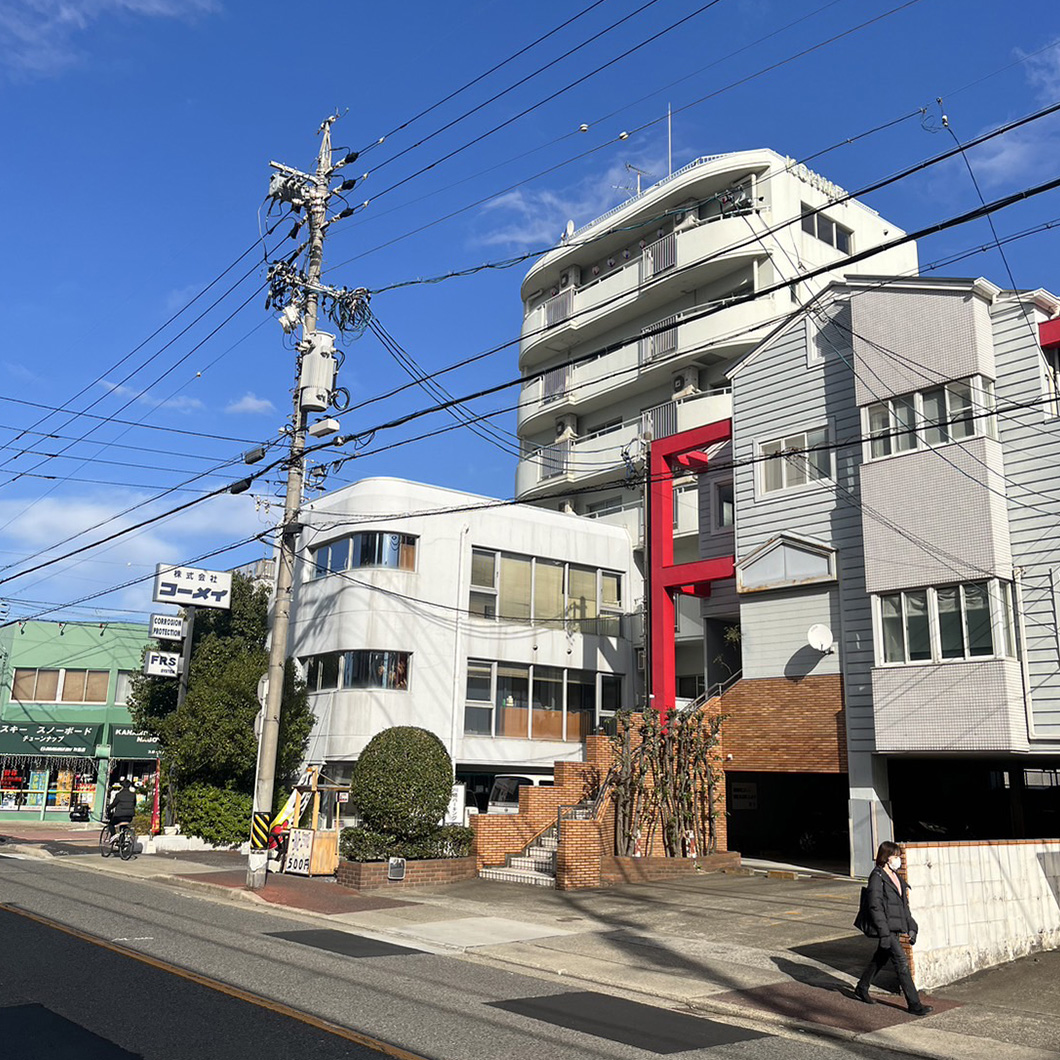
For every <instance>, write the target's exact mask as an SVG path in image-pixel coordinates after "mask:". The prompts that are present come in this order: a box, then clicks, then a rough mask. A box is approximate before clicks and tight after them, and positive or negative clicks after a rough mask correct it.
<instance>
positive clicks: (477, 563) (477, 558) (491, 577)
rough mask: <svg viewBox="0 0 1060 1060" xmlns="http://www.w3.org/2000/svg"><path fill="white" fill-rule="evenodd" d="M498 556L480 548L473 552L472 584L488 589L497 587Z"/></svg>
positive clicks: (474, 549)
mask: <svg viewBox="0 0 1060 1060" xmlns="http://www.w3.org/2000/svg"><path fill="white" fill-rule="evenodd" d="M496 570H497V554H496V553H495V552H485V551H483V550H482V549H479V548H473V549H472V550H471V584H472V585H477V586H480V587H482V588H486V589H493V588H495V587H496V585H497V582H496Z"/></svg>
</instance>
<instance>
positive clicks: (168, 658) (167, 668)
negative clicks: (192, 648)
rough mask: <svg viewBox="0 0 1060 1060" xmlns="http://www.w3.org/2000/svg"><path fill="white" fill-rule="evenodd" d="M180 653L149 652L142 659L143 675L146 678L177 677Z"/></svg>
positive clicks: (179, 668)
mask: <svg viewBox="0 0 1060 1060" xmlns="http://www.w3.org/2000/svg"><path fill="white" fill-rule="evenodd" d="M181 661H182V660H181V657H180V652H176V651H149V652H148V653H147V655H146V656H145V657H144V673H145V674H146V675H147V676H148V677H179V676H180V670H181V666H180V664H181Z"/></svg>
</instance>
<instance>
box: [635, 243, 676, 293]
mask: <svg viewBox="0 0 1060 1060" xmlns="http://www.w3.org/2000/svg"><path fill="white" fill-rule="evenodd" d="M640 263H641V270H640V278H641V282H642V283H643V282H644V281H645V280H650V279H651V278H652V277H653V276H658V275H659V273H660V272H665V271H666V270H667V269H672V268H673V267H674V266H675V265H676V264H677V235H676V234H675V233H674V232H670V233H669V234H668V235H665V236H663V237H662V239H657V240H656V241H655V242H654V243H649V244H648V245H647V246H646V247H645V248H644V250H643V251H642V252H641V258H640Z"/></svg>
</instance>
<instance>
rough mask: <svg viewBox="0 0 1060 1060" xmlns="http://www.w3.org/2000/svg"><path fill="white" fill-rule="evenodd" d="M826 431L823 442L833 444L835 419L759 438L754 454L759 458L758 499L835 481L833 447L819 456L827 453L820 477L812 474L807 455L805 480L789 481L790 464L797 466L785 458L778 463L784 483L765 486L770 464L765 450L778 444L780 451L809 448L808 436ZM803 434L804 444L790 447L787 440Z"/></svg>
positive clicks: (825, 486) (813, 487)
mask: <svg viewBox="0 0 1060 1060" xmlns="http://www.w3.org/2000/svg"><path fill="white" fill-rule="evenodd" d="M818 433H823V434H824V443H823V444H824V445H830V444H831V442H832V438H833V435H834V431H833V428H832V421H831V420H830V419H829V420H827V421H825V422H824V423H818V424H816V425H814V426H812V427H805V428H803V429H801V430H795V429H792V430H790V431H785V432H784V434H782V435H780V436H779V437H777V436H773V437H770V438H767V439H765V440H762V441H759V440H756V441H755V443H754V453H755V457H756V461H757V467H756V473H755V476H754V479H755V500H756V501H763V500H772V499H773V498H774V497H777V496H780V495H790V494H792V493H797V492H802V491H804V490H812V489H821V488H827V486H828V484H829V483H834V482H835V451H834V450H833V449H825V450H823V451H822V452H821V454H820V455H822V456H824V458H825V460H826V461H827V464H828V469H827V471H826V472H825V473H824V474H822V475H820V476H819V477H812V475H811V474H810V469H811V468H812V467H813V466H814V465H813V464H811V462H810V459H809V458H808V457H804V458H803V459H805V460H806V481H804V482H794V483H789V482H788V481H787V479H788V474H789V472H788V470H787V469H788V467H794V466H795V465H794V464H793V462H792V458H791V457H782V458H781V459H779V460H778V461H777V463H776V466H777V467H779V468H780V470H781V479H782V481H781V485H780V486H778V487H775V488H773V489H768V488H767V487H766V469H767V467H769V466H770V465H769V461H768V460H767V459H766V454H765V453H764V452H763V450H765V449H766V448H767V447H769V446H773V445H777V446H779V448H778V450H777V451H778V453H783V451H784V450H785V449H803V450H806V449H809V448H810V444H809V438H810V436H811V435H813V434H818ZM800 435H801V436H802V444H801V445H793V446H789V445H787V444H786V443H788V442H790V441H791V440H792V439H794V438H796V437H798V436H800Z"/></svg>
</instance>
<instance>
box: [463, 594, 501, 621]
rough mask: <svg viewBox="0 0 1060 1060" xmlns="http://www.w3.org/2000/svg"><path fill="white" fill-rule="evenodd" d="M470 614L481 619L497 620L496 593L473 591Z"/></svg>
mask: <svg viewBox="0 0 1060 1060" xmlns="http://www.w3.org/2000/svg"><path fill="white" fill-rule="evenodd" d="M468 613H469V614H472V615H477V616H478V617H479V618H496V617H497V595H496V593H484V592H479V591H477V590H475V589H472V590H471V596H470V598H469V604H468Z"/></svg>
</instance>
